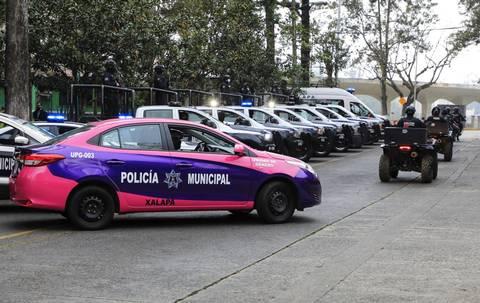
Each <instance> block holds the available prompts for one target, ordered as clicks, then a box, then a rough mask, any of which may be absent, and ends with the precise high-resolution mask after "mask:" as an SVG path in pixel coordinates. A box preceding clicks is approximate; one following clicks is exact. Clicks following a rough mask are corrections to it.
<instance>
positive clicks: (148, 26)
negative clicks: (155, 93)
mask: <svg viewBox="0 0 480 303" xmlns="http://www.w3.org/2000/svg"><path fill="white" fill-rule="evenodd" d="M162 9H163V6H159V5H158V4H157V1H153V0H138V1H132V0H129V1H123V2H122V4H121V5H119V4H118V3H117V2H115V1H110V0H95V1H93V0H84V1H78V0H49V1H46V0H35V1H31V7H30V20H31V22H30V41H31V54H32V67H33V70H34V71H35V75H36V77H35V79H36V80H38V79H39V78H40V79H41V78H45V77H54V78H55V79H56V80H57V81H58V80H60V79H63V81H65V82H67V83H72V82H78V81H80V80H81V79H83V78H84V77H85V76H86V75H88V74H96V75H98V74H99V73H101V71H102V70H103V62H104V60H105V59H106V57H107V56H109V55H112V56H113V57H114V59H115V61H116V62H117V65H118V67H119V70H120V72H121V73H122V75H123V78H124V81H125V82H126V83H127V84H128V85H138V84H140V83H145V82H146V81H147V80H148V79H149V77H150V75H151V72H152V67H153V63H154V61H155V60H156V59H157V58H158V57H161V56H162V55H163V54H164V52H165V49H167V47H168V44H169V39H170V36H169V34H168V31H169V30H170V29H171V27H170V26H169V25H168V23H167V22H165V20H164V19H163V18H162V17H163V16H162ZM97 81H98V82H100V80H99V79H97Z"/></svg>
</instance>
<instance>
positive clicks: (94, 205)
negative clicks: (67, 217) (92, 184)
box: [79, 195, 105, 222]
mask: <svg viewBox="0 0 480 303" xmlns="http://www.w3.org/2000/svg"><path fill="white" fill-rule="evenodd" d="M79 212H80V216H81V217H82V218H83V219H84V220H86V221H89V222H96V221H100V220H101V219H102V218H103V216H104V215H105V203H104V202H103V199H102V198H100V197H98V196H96V195H91V196H86V197H85V198H83V199H82V202H81V203H80V209H79Z"/></svg>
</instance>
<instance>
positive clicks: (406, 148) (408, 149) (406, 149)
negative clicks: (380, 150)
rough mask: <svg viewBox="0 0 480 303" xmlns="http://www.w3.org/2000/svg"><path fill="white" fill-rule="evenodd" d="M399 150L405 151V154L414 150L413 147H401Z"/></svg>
mask: <svg viewBox="0 0 480 303" xmlns="http://www.w3.org/2000/svg"><path fill="white" fill-rule="evenodd" d="M399 149H400V151H403V152H409V151H411V150H412V147H411V146H409V145H400V147H399Z"/></svg>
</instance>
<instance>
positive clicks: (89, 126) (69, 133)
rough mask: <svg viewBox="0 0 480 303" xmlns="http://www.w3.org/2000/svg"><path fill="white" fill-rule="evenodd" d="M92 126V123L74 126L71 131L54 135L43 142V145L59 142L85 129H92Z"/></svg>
mask: <svg viewBox="0 0 480 303" xmlns="http://www.w3.org/2000/svg"><path fill="white" fill-rule="evenodd" d="M93 127H94V126H93V125H85V126H82V127H79V128H76V129H72V130H71V131H68V132H66V133H63V134H61V135H60V136H56V137H54V138H52V139H50V140H48V141H47V142H45V143H44V145H52V144H57V143H60V142H62V141H64V140H65V139H67V138H70V137H72V136H75V135H77V134H80V133H83V132H86V131H87V130H90V129H92V128H93Z"/></svg>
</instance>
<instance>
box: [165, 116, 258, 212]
mask: <svg viewBox="0 0 480 303" xmlns="http://www.w3.org/2000/svg"><path fill="white" fill-rule="evenodd" d="M167 132H168V133H169V134H170V137H171V142H172V152H171V155H172V165H173V170H172V171H171V172H170V175H169V177H171V178H173V179H171V183H169V184H168V187H169V188H170V189H171V190H172V193H173V196H174V200H175V205H178V206H182V207H183V208H186V209H218V208H222V207H226V208H229V207H232V206H238V207H245V205H247V204H248V203H250V204H251V203H253V199H254V192H253V189H252V182H254V180H255V179H256V178H255V171H252V170H251V169H250V165H251V159H250V157H249V156H246V155H245V156H237V155H235V154H234V152H233V148H234V145H235V142H233V141H230V140H228V139H227V138H225V137H223V136H221V135H219V134H217V133H216V132H213V131H210V130H207V129H205V128H203V127H198V128H197V127H192V126H191V125H188V126H185V125H181V124H169V125H168V131H167ZM192 146H194V147H193V148H192Z"/></svg>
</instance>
